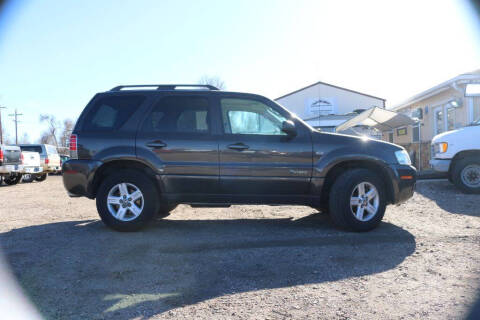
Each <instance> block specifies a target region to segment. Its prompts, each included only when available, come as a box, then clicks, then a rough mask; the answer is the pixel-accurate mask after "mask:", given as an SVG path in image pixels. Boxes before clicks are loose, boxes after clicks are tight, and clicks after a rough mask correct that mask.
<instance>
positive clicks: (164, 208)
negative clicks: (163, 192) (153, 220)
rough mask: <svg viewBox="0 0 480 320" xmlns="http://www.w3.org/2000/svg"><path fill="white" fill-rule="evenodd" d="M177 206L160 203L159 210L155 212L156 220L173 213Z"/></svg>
mask: <svg viewBox="0 0 480 320" xmlns="http://www.w3.org/2000/svg"><path fill="white" fill-rule="evenodd" d="M177 206H178V204H170V203H160V204H159V209H158V211H157V218H160V219H161V218H166V217H168V216H169V215H170V212H171V211H173V210H174V209H175V208H176V207H177Z"/></svg>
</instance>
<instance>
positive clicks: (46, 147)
mask: <svg viewBox="0 0 480 320" xmlns="http://www.w3.org/2000/svg"><path fill="white" fill-rule="evenodd" d="M19 146H20V148H21V149H22V151H32V152H38V153H39V154H40V164H41V166H42V167H43V173H42V174H40V175H38V176H36V177H35V180H37V181H43V180H45V179H47V174H48V173H50V172H52V173H53V172H55V171H56V168H57V167H59V166H60V156H59V155H58V152H57V148H56V147H55V146H53V145H51V144H20V145H19Z"/></svg>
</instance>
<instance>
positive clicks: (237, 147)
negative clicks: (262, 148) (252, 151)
mask: <svg viewBox="0 0 480 320" xmlns="http://www.w3.org/2000/svg"><path fill="white" fill-rule="evenodd" d="M227 147H228V149H233V150H238V151H243V150H247V149H248V148H250V147H249V146H247V145H246V144H243V143H234V144H229V145H228V146H227Z"/></svg>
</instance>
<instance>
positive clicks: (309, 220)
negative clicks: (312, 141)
mask: <svg viewBox="0 0 480 320" xmlns="http://www.w3.org/2000/svg"><path fill="white" fill-rule="evenodd" d="M417 189H418V190H417V193H416V194H415V196H414V198H412V199H411V200H409V201H408V202H407V203H405V204H403V205H401V206H398V207H395V206H390V207H388V209H387V213H386V216H385V219H384V222H383V223H382V224H381V226H380V227H379V228H378V229H376V230H374V231H372V232H369V233H363V234H356V233H349V232H343V231H338V230H336V229H334V228H333V227H332V225H331V224H330V222H329V221H328V219H327V217H326V215H324V214H320V213H317V212H316V211H315V210H313V209H311V208H307V207H297V206H281V207H270V206H234V207H231V208H228V209H208V208H202V209H193V208H190V207H189V206H179V207H178V208H177V209H176V210H175V211H173V213H172V215H171V216H170V217H168V218H167V219H165V220H158V221H156V222H155V223H153V225H152V226H151V227H149V228H148V229H146V230H144V231H141V232H137V233H118V232H114V231H111V230H109V229H107V228H106V227H104V225H103V224H102V223H101V222H100V221H99V220H98V216H97V213H96V209H95V202H94V201H92V200H88V199H85V198H76V199H75V198H74V199H71V198H69V197H68V196H67V195H66V193H65V191H64V189H63V184H62V180H61V177H57V176H50V177H49V178H48V179H47V180H46V181H45V182H41V183H38V182H34V183H30V184H19V185H17V186H4V185H3V186H0V198H1V201H0V202H1V207H0V243H1V246H2V247H3V251H4V253H5V255H6V258H7V259H8V261H9V263H10V265H11V268H12V271H13V273H14V274H15V276H16V277H17V279H18V280H19V282H20V284H21V286H22V287H23V288H24V290H25V293H26V294H27V295H28V296H29V297H30V299H31V300H32V301H33V302H34V303H35V304H36V306H37V308H38V309H39V310H40V312H41V313H42V314H43V315H44V316H45V317H46V318H50V319H103V318H106V319H145V318H155V319H163V318H169V319H183V318H188V319H192V318H195V319H216V318H218V319H225V318H238V319H267V318H268V319H288V318H300V319H304V318H305V319H317V318H334V319H347V318H348V319H372V318H382V319H403V318H405V319H454V318H462V317H465V315H466V312H467V311H468V309H469V307H471V305H472V304H473V303H474V300H475V296H476V292H477V290H478V289H479V288H480V250H479V249H480V208H479V204H480V196H478V195H463V194H461V193H459V192H458V191H457V190H456V189H455V188H454V187H453V186H452V185H451V184H450V183H449V182H447V181H443V180H438V181H421V182H419V183H418V188H417Z"/></svg>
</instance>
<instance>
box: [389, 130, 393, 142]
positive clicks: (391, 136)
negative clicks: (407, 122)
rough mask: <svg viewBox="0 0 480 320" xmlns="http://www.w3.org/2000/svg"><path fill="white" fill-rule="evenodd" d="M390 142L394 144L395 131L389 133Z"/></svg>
mask: <svg viewBox="0 0 480 320" xmlns="http://www.w3.org/2000/svg"><path fill="white" fill-rule="evenodd" d="M388 142H392V143H393V131H392V132H388Z"/></svg>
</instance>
